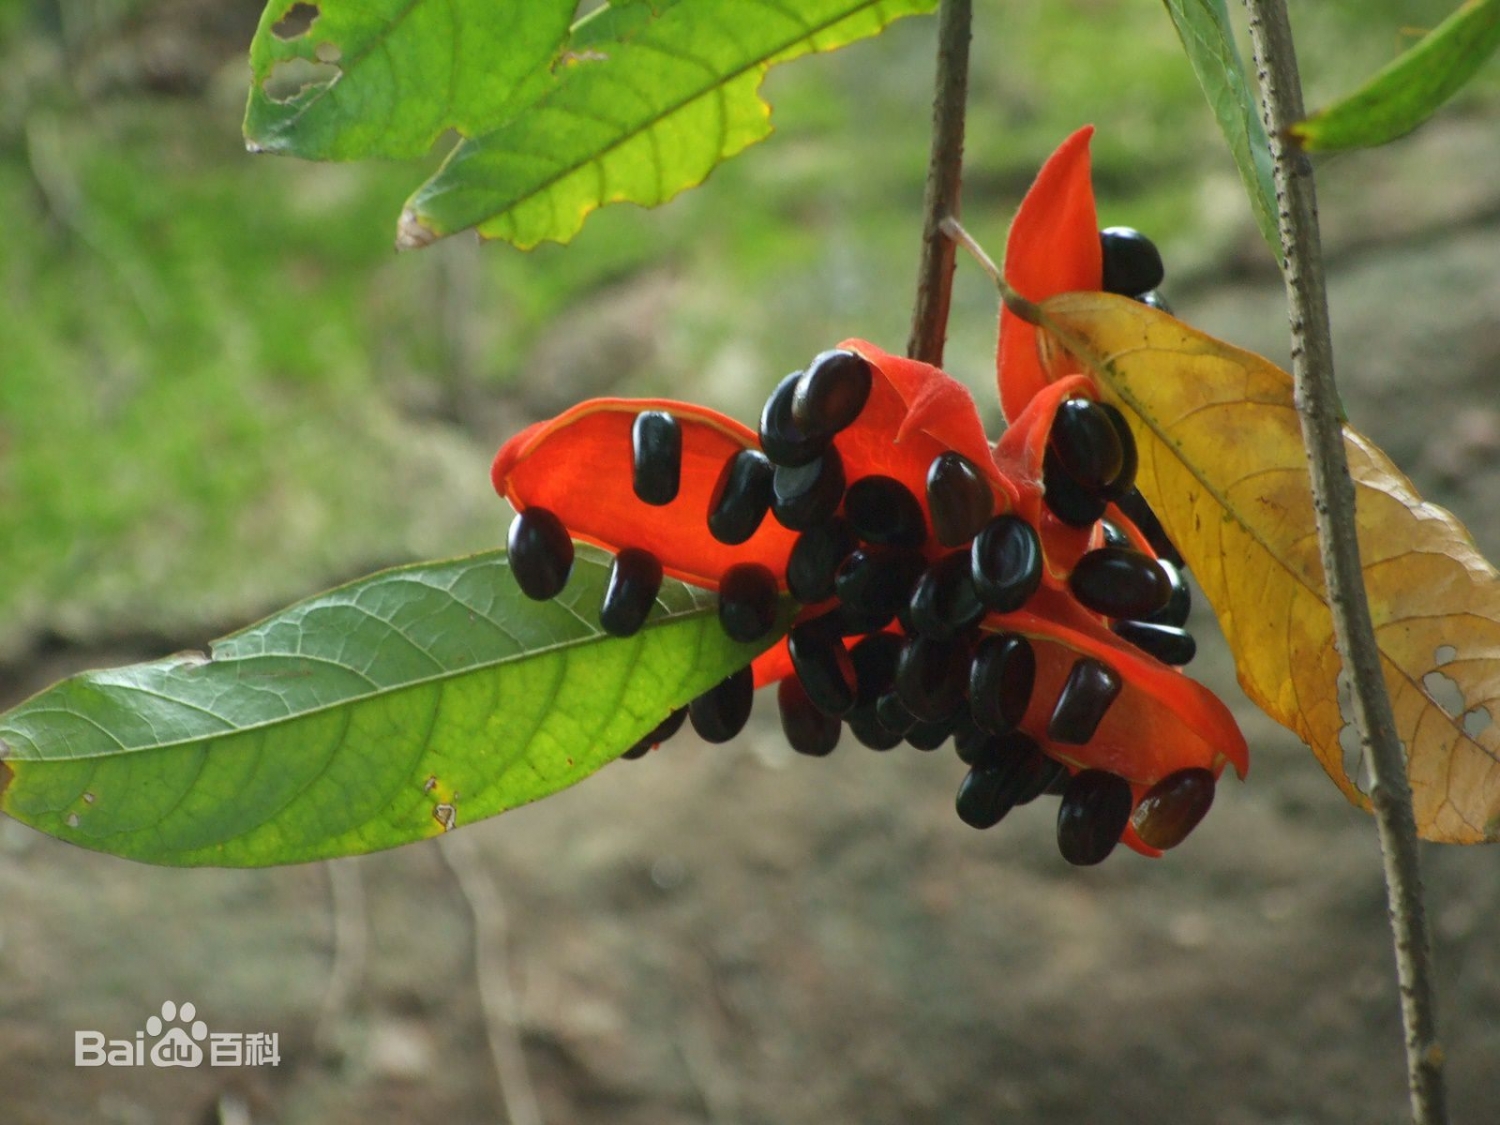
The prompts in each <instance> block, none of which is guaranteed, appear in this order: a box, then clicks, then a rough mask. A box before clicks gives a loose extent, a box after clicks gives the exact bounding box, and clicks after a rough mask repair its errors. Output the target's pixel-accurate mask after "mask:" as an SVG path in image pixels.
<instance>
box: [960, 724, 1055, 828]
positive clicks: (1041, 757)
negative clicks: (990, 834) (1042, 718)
mask: <svg viewBox="0 0 1500 1125" xmlns="http://www.w3.org/2000/svg"><path fill="white" fill-rule="evenodd" d="M959 756H960V757H962V758H964V760H965V761H966V762H968V763H969V764H970V765H971V766H972V767H973V768H972V769H970V770H969V775H968V776H967V777H965V778H964V781H963V784H962V785H960V786H959V789H958V799H957V802H956V804H957V807H958V815H959V819H961V820H962V821H963V822H964V823H965V824H969V825H972V826H973V827H975V828H988V827H990V826H991V825H993V824H996V823H998V822H999V820H1000V819H1001V817H1003V816H1004V815H1005V814H1006V813H1008V812H1009V811H1010V810H1011V809H1013V808H1014V807H1015V806H1017V805H1024V804H1025V803H1026V802H1028V801H1031V800H1033V799H1035V798H1036V797H1037V795H1038V794H1040V793H1041V792H1042V790H1043V789H1045V788H1046V786H1047V785H1048V784H1049V783H1050V782H1051V781H1052V779H1053V778H1054V777H1055V776H1056V774H1055V772H1054V771H1055V770H1058V769H1061V768H1062V767H1061V766H1060V765H1059V764H1058V763H1057V762H1055V761H1053V760H1052V759H1051V758H1049V757H1047V755H1045V754H1043V753H1042V750H1041V747H1039V746H1038V745H1037V744H1036V742H1035V741H1034V740H1032V739H1031V738H1029V737H1027V736H1026V735H1024V734H1022V733H1021V732H1020V731H1014V732H1012V733H1011V734H1005V735H989V736H987V737H986V738H985V739H984V740H983V741H982V742H980V743H979V744H978V745H977V746H975V745H972V744H971V745H970V747H969V754H968V756H967V757H965V755H964V753H963V749H962V746H961V747H960V754H959ZM1064 772H1066V771H1064Z"/></svg>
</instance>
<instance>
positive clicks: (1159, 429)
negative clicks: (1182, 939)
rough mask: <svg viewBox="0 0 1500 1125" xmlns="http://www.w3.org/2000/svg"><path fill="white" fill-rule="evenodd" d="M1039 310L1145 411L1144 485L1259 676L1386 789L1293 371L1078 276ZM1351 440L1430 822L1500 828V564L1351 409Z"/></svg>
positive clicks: (1272, 694)
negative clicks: (1354, 704) (1344, 705)
mask: <svg viewBox="0 0 1500 1125" xmlns="http://www.w3.org/2000/svg"><path fill="white" fill-rule="evenodd" d="M1038 313H1039V323H1040V324H1041V326H1042V327H1043V328H1044V329H1046V331H1047V333H1050V335H1051V336H1052V337H1054V338H1055V340H1056V342H1057V343H1059V344H1061V345H1062V347H1063V348H1064V349H1065V350H1066V351H1067V352H1069V353H1071V354H1072V355H1073V357H1074V358H1075V359H1076V360H1077V361H1079V362H1080V363H1082V364H1083V366H1084V367H1085V368H1086V369H1088V370H1090V371H1092V372H1093V373H1094V374H1095V375H1096V376H1097V378H1098V380H1099V382H1100V384H1101V385H1102V388H1103V391H1104V397H1105V398H1106V399H1108V400H1110V401H1113V402H1115V403H1116V404H1117V405H1119V406H1120V407H1121V408H1122V409H1124V410H1125V412H1126V414H1127V416H1128V417H1129V419H1130V424H1131V429H1132V430H1133V431H1134V433H1135V436H1136V440H1137V444H1138V445H1139V447H1140V473H1139V477H1138V478H1137V479H1138V483H1139V485H1140V489H1141V491H1142V493H1144V494H1145V496H1146V498H1147V499H1148V500H1149V501H1150V502H1151V505H1152V507H1154V508H1155V509H1156V512H1157V514H1158V515H1159V516H1160V517H1161V521H1162V524H1163V525H1164V526H1165V528H1166V530H1167V533H1168V534H1169V535H1170V536H1171V537H1172V540H1173V542H1174V543H1176V545H1177V547H1178V549H1179V550H1181V552H1182V554H1183V557H1184V558H1185V559H1186V560H1187V562H1188V565H1189V567H1190V568H1191V569H1192V571H1193V573H1194V575H1196V576H1197V579H1198V582H1199V584H1200V585H1201V586H1202V587H1203V591H1204V593H1205V595H1206V596H1207V597H1208V600H1209V602H1210V603H1211V604H1212V606H1213V608H1214V612H1215V613H1216V614H1217V615H1218V618H1219V623H1220V624H1221V625H1222V626H1223V629H1224V634H1225V636H1226V637H1227V638H1228V640H1229V644H1230V647H1231V649H1232V650H1233V651H1234V657H1235V661H1236V664H1237V665H1238V668H1239V678H1240V683H1241V685H1242V686H1243V687H1244V689H1245V692H1246V693H1247V694H1248V695H1249V696H1250V697H1251V698H1252V699H1253V700H1255V702H1256V703H1258V704H1259V705H1260V706H1261V707H1262V708H1263V709H1264V710H1265V711H1266V713H1267V714H1269V715H1270V716H1271V717H1272V718H1274V719H1275V720H1276V721H1277V722H1279V723H1281V724H1282V725H1284V726H1286V727H1288V728H1289V729H1290V730H1292V731H1293V732H1295V733H1296V734H1297V735H1298V736H1299V737H1300V738H1301V739H1302V740H1303V741H1304V742H1306V743H1307V744H1308V746H1310V747H1311V748H1312V750H1313V752H1314V753H1315V754H1316V755H1317V757H1318V760H1319V761H1320V762H1321V763H1322V764H1323V768H1324V769H1325V770H1327V771H1328V774H1329V776H1330V777H1332V778H1333V780H1334V781H1335V782H1336V783H1337V784H1338V786H1339V788H1340V789H1341V790H1343V792H1344V794H1345V795H1346V796H1347V797H1348V798H1349V799H1350V800H1351V801H1353V802H1354V803H1355V804H1357V805H1360V806H1361V807H1364V808H1368V807H1369V797H1368V792H1367V790H1368V787H1369V778H1368V773H1367V771H1366V770H1365V769H1364V767H1363V763H1362V762H1361V761H1360V755H1359V744H1358V740H1357V739H1356V738H1354V737H1353V730H1352V728H1349V724H1348V721H1347V720H1346V718H1345V715H1344V712H1343V711H1342V710H1341V708H1340V692H1339V675H1340V668H1341V662H1340V659H1339V656H1338V653H1337V651H1336V650H1335V647H1334V641H1333V623H1332V617H1331V614H1330V611H1329V608H1328V604H1327V600H1326V596H1325V590H1324V583H1323V568H1322V562H1321V560H1320V557H1319V554H1318V541H1317V534H1316V531H1315V530H1314V525H1313V508H1312V496H1311V485H1310V482H1309V478H1308V471H1307V464H1306V457H1305V455H1304V453H1303V449H1302V436H1301V429H1300V427H1299V424H1298V419H1297V413H1296V409H1295V407H1294V405H1293V401H1292V382H1291V377H1290V376H1289V375H1287V374H1286V372H1284V371H1282V370H1281V369H1280V368H1278V367H1276V366H1275V365H1274V364H1271V363H1269V362H1268V361H1266V360H1264V359H1262V358H1261V357H1260V356H1257V355H1253V354H1251V353H1249V352H1245V351H1241V350H1240V349H1238V348H1234V347H1231V346H1230V345H1228V344H1225V343H1223V342H1221V341H1219V340H1216V339H1214V338H1213V337H1211V336H1207V335H1205V334H1203V333H1201V332H1197V331H1194V330H1193V329H1192V328H1189V327H1188V326H1186V325H1184V324H1182V323H1180V322H1179V321H1177V320H1174V319H1172V318H1171V317H1169V316H1166V315H1164V314H1162V313H1158V312H1156V311H1154V310H1152V309H1148V308H1146V307H1145V306H1144V305H1141V304H1139V303H1138V302H1135V301H1130V300H1128V299H1126V298H1124V297H1115V296H1110V295H1108V294H1099V293H1069V294H1064V295H1062V296H1058V297H1054V298H1051V299H1050V300H1047V301H1044V302H1042V303H1041V304H1040V306H1038ZM1043 338H1044V339H1046V337H1045V336H1044V337H1043ZM1050 345H1051V341H1050V340H1048V341H1047V343H1046V344H1045V345H1044V348H1045V347H1047V346H1050ZM1344 448H1345V452H1346V453H1347V455H1348V458H1349V469H1350V473H1351V475H1352V476H1353V478H1354V483H1355V488H1356V492H1357V497H1358V500H1357V503H1358V522H1359V539H1360V551H1361V559H1362V566H1363V568H1364V577H1365V585H1366V588H1367V590H1368V591H1369V598H1370V612H1371V615H1372V616H1373V618H1374V624H1375V633H1376V639H1377V643H1378V645H1379V648H1380V656H1381V663H1382V666H1383V667H1384V670H1385V677H1386V684H1387V686H1388V687H1389V689H1390V692H1391V702H1392V704H1393V706H1394V708H1395V715H1396V726H1397V731H1398V733H1399V735H1400V737H1401V739H1402V741H1403V743H1404V745H1405V749H1406V753H1407V770H1408V776H1409V777H1410V779H1411V787H1412V798H1413V802H1414V808H1415V812H1416V821H1417V829H1418V832H1419V833H1420V834H1421V835H1422V836H1423V837H1424V838H1426V839H1429V840H1437V841H1442V842H1446V843H1478V842H1482V841H1489V840H1494V839H1496V838H1497V837H1500V725H1497V724H1496V723H1495V722H1494V721H1493V719H1494V718H1496V717H1500V709H1497V706H1496V700H1497V697H1500V582H1497V577H1500V576H1497V574H1496V571H1495V569H1494V568H1493V567H1492V566H1490V564H1489V563H1488V562H1486V561H1485V559H1484V558H1483V557H1482V556H1481V555H1480V554H1479V552H1478V550H1477V549H1476V548H1475V546H1474V542H1473V540H1472V539H1471V538H1470V536H1469V533H1468V531H1467V530H1466V529H1465V528H1464V526H1463V525H1462V524H1461V523H1459V522H1458V520H1457V519H1455V518H1454V517H1453V516H1452V515H1451V514H1450V513H1449V512H1447V511H1444V510H1443V509H1442V508H1439V507H1437V506H1435V505H1433V504H1428V503H1425V502H1424V501H1423V500H1422V498H1421V497H1420V496H1418V495H1417V493H1416V490H1415V489H1414V488H1413V487H1412V484H1411V482H1410V481H1409V480H1407V479H1406V477H1405V476H1403V475H1402V473H1401V472H1400V470H1399V469H1397V468H1396V467H1395V465H1394V464H1392V463H1391V461H1390V460H1389V458H1387V457H1386V456H1385V454H1383V453H1382V452H1381V451H1380V450H1379V449H1377V448H1376V447H1375V446H1374V444H1372V443H1371V442H1370V441H1369V440H1368V439H1366V438H1364V437H1362V436H1361V435H1360V434H1358V433H1356V432H1355V431H1354V430H1352V429H1350V428H1349V427H1348V426H1345V427H1344ZM1346 697H1347V695H1346ZM1346 728H1349V729H1346ZM1341 736H1342V737H1341ZM1346 748H1347V749H1346Z"/></svg>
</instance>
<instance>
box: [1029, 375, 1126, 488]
mask: <svg viewBox="0 0 1500 1125" xmlns="http://www.w3.org/2000/svg"><path fill="white" fill-rule="evenodd" d="M1047 448H1048V449H1049V450H1051V451H1052V453H1053V454H1054V455H1055V456H1056V458H1057V462H1058V464H1059V465H1061V466H1062V468H1063V470H1064V471H1065V472H1066V473H1067V474H1068V475H1069V476H1070V477H1072V478H1073V480H1074V482H1075V483H1077V484H1078V485H1080V486H1081V487H1082V488H1083V489H1084V490H1085V491H1087V492H1093V493H1100V492H1103V491H1104V490H1105V489H1106V488H1108V487H1109V485H1110V483H1111V482H1113V481H1114V480H1115V479H1116V478H1117V477H1119V475H1120V470H1121V468H1122V467H1123V466H1124V462H1125V451H1124V449H1123V448H1121V445H1120V434H1119V431H1118V430H1116V429H1115V425H1114V422H1113V421H1112V420H1111V419H1110V416H1109V414H1108V413H1106V412H1105V410H1104V408H1103V406H1102V405H1101V404H1099V403H1097V402H1094V401H1093V400H1092V399H1087V398H1070V399H1068V400H1067V401H1066V402H1064V403H1062V404H1061V405H1060V406H1059V407H1058V408H1057V414H1056V415H1055V416H1054V417H1053V419H1052V429H1051V431H1050V432H1049V433H1048V435H1047Z"/></svg>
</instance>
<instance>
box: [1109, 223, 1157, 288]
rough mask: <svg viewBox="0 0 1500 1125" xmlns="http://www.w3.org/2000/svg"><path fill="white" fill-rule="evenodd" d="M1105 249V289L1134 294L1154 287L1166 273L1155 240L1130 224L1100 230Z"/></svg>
mask: <svg viewBox="0 0 1500 1125" xmlns="http://www.w3.org/2000/svg"><path fill="white" fill-rule="evenodd" d="M1099 243H1100V247H1101V248H1102V250H1103V251H1104V285H1103V288H1104V291H1105V292H1106V293H1119V294H1121V295H1123V296H1126V297H1134V296H1135V295H1136V294H1137V293H1144V292H1146V291H1147V290H1148V289H1155V288H1156V287H1157V286H1158V285H1160V284H1161V283H1162V279H1163V278H1164V277H1166V269H1165V267H1163V266H1162V264H1161V252H1160V251H1159V250H1157V248H1156V245H1155V243H1153V242H1152V241H1151V240H1150V239H1149V238H1147V237H1146V236H1145V235H1144V234H1142V233H1141V232H1140V231H1138V230H1135V229H1133V228H1131V227H1109V228H1107V229H1105V230H1102V231H1100V232H1099Z"/></svg>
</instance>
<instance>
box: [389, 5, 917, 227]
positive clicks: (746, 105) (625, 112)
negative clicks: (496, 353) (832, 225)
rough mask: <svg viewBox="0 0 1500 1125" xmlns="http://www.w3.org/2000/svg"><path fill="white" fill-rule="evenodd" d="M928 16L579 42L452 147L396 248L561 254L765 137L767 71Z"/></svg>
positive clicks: (776, 10)
mask: <svg viewBox="0 0 1500 1125" xmlns="http://www.w3.org/2000/svg"><path fill="white" fill-rule="evenodd" d="M935 6H936V0H801V2H800V3H797V4H783V3H779V2H773V0H693V3H689V4H676V5H674V6H672V7H669V8H666V9H665V10H661V11H660V12H659V14H658V15H657V16H656V18H654V19H652V20H651V21H650V22H649V23H647V24H645V25H644V26H641V25H639V24H638V22H629V23H628V24H627V26H629V27H630V28H631V29H632V30H633V34H632V35H631V36H630V37H629V38H627V39H623V40H610V39H607V38H590V39H589V45H588V47H587V49H582V50H578V51H575V52H572V53H570V54H569V56H568V57H567V58H566V60H565V61H564V63H563V64H562V65H560V66H559V68H558V76H557V81H556V83H555V85H553V86H552V87H550V88H548V89H547V90H546V91H545V92H544V93H543V94H542V96H541V97H540V98H538V99H537V100H536V102H535V103H534V104H532V105H530V106H528V107H527V108H526V109H525V110H524V111H523V112H519V113H517V114H516V115H515V116H514V117H512V119H511V120H509V121H508V122H507V123H506V124H504V125H503V126H501V127H500V128H498V129H496V130H495V131H494V132H491V133H489V134H487V135H485V136H482V137H475V138H472V139H470V140H466V141H464V142H462V143H461V144H459V145H458V147H457V148H456V149H455V150H454V151H453V152H452V153H451V154H450V156H449V157H448V160H447V161H446V162H445V163H444V165H443V166H442V168H440V169H439V170H438V171H437V172H436V173H435V174H434V175H433V177H432V178H431V179H429V180H428V181H427V183H425V184H424V185H423V186H422V187H421V188H420V189H418V191H417V192H416V194H415V195H413V196H412V198H411V199H410V200H409V201H408V202H407V206H406V210H405V211H404V213H403V214H402V217H401V223H400V227H399V230H398V233H397V245H398V246H401V247H407V248H410V247H416V246H424V245H426V244H428V243H430V242H432V241H433V240H434V239H437V238H441V237H443V236H445V235H449V234H453V233H455V232H456V231H460V230H466V229H468V228H470V227H477V228H478V230H479V232H480V233H481V234H482V235H484V236H485V237H486V238H501V239H505V240H507V241H509V242H512V243H514V244H516V245H517V246H521V247H524V248H529V247H532V246H535V245H537V244H538V243H540V242H543V241H547V240H551V241H556V242H566V241H567V240H568V239H570V238H572V236H573V235H574V234H576V233H577V232H578V230H579V228H580V227H581V226H582V225H583V221H584V218H585V217H586V216H587V215H588V213H589V212H590V211H593V210H594V209H595V208H597V207H599V206H601V205H603V204H605V203H613V202H631V203H638V204H641V205H643V206H648V207H649V206H655V205H656V204H659V203H663V202H665V201H666V200H668V199H670V198H671V197H672V196H674V195H676V194H677V193H678V192H680V191H682V190H683V189H685V188H689V187H692V186H694V185H696V184H698V183H701V182H702V181H703V179H704V178H705V177H706V176H707V175H708V174H709V172H711V171H712V170H713V168H714V167H715V165H717V164H718V163H719V162H720V161H722V160H725V159H727V158H728V157H731V156H733V155H735V154H736V153H738V152H740V151H741V150H743V149H744V148H746V147H748V146H749V145H751V144H754V143H755V142H756V141H758V140H761V139H763V138H764V137H765V136H766V135H767V134H768V133H769V132H770V131H771V123H770V107H769V106H768V105H767V104H766V103H765V102H764V101H763V100H762V99H761V97H760V96H759V93H758V90H759V88H760V84H761V81H762V79H763V78H764V77H765V74H766V71H767V70H768V69H769V68H770V67H771V66H772V65H774V64H776V63H778V62H785V61H786V60H788V59H792V58H795V57H797V56H799V55H803V54H807V53H809V52H813V51H828V50H832V49H834V48H836V47H841V46H843V45H844V44H846V43H849V42H852V41H854V40H856V39H859V38H862V37H865V36H868V35H873V34H875V33H876V32H878V31H880V30H881V29H882V28H883V27H885V26H886V25H887V24H888V23H890V22H891V21H892V20H894V19H896V18H898V17H900V16H904V15H909V14H912V13H916V12H925V11H930V10H931V9H932V8H933V7H935ZM638 14H639V13H638V12H637V13H636V15H637V16H638Z"/></svg>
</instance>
